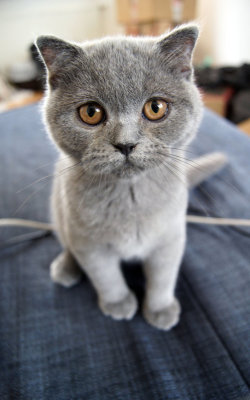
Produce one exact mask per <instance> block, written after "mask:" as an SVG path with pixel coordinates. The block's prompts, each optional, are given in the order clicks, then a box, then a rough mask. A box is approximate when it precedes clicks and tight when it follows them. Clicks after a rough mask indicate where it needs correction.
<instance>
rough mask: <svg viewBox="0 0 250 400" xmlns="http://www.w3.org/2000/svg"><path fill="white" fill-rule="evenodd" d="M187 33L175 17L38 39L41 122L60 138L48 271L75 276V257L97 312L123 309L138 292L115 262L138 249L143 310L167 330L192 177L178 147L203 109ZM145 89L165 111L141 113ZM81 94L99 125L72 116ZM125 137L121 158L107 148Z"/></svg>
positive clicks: (120, 313)
mask: <svg viewBox="0 0 250 400" xmlns="http://www.w3.org/2000/svg"><path fill="white" fill-rule="evenodd" d="M197 36H198V30H197V28H196V27H195V26H183V27H180V28H179V29H176V30H174V31H173V32H172V33H170V34H168V35H165V36H162V37H159V38H130V37H118V38H105V39H102V40H98V41H93V42H86V43H84V44H82V45H79V44H69V43H67V42H64V41H61V40H59V39H56V38H53V37H40V38H38V40H37V47H38V49H39V51H40V53H41V55H42V57H43V59H44V62H45V64H46V66H47V70H48V82H49V85H48V92H47V98H46V104H45V113H46V123H47V126H48V131H49V133H50V135H51V138H52V139H53V140H54V142H55V143H56V144H57V146H58V147H59V148H60V149H61V157H60V160H59V162H58V164H57V168H56V173H55V180H54V187H53V194H52V214H53V220H54V224H55V226H56V228H57V232H58V236H59V239H60V242H61V243H62V245H63V247H64V249H65V250H64V252H63V253H62V255H59V257H58V258H56V260H55V261H54V262H53V263H52V265H51V277H52V279H53V280H54V281H55V282H58V283H61V284H62V285H64V286H66V287H68V286H70V285H72V284H74V283H76V282H78V280H79V271H77V269H76V265H75V263H74V262H73V259H75V260H77V262H78V264H79V266H80V267H81V268H82V269H83V270H84V271H85V272H86V274H87V275H88V277H89V278H90V280H91V282H92V284H93V286H94V287H95V289H96V291H97V295H98V303H99V306H100V308H101V310H102V311H103V313H104V314H106V315H110V316H112V317H113V318H115V319H123V318H125V319H130V318H132V317H133V315H134V314H135V312H136V310H137V300H136V297H135V296H134V294H133V293H132V292H131V290H130V289H129V288H128V286H127V284H126V282H125V280H124V277H123V275H122V273H121V270H120V266H119V264H120V260H121V259H130V258H134V257H136V258H139V259H142V260H143V261H144V269H145V275H146V282H147V283H146V294H145V301H144V307H143V312H144V316H145V318H146V320H147V321H148V322H149V323H150V324H152V325H154V326H156V327H158V328H161V329H165V330H169V329H170V328H172V327H173V326H174V325H176V324H177V322H178V320H179V314H180V306H179V303H178V301H177V300H176V299H175V296H174V290H175V284H176V279H177V276H178V271H179V267H180V263H181V260H182V255H183V251H184V247H185V241H186V226H185V216H186V209H187V200H188V188H187V185H188V181H187V178H188V177H189V176H191V175H192V179H191V178H190V180H191V181H192V182H194V181H195V177H194V173H193V171H192V173H190V172H188V168H189V169H190V166H189V164H187V163H185V160H184V158H183V157H184V151H183V150H182V148H183V146H185V145H187V144H188V143H189V142H190V141H191V140H192V139H193V137H194V136H195V133H196V131H197V127H198V125H199V122H200V118H201V113H202V106H201V101H200V96H199V92H198V90H197V88H196V86H195V84H194V82H193V72H192V67H191V57H192V51H193V47H194V45H195V41H196V39H197ZM152 97H160V98H163V99H166V100H168V101H169V102H170V104H171V109H170V113H169V115H168V117H167V118H165V119H163V120H161V121H158V122H150V121H148V120H147V119H145V118H144V117H143V116H142V109H143V106H144V104H145V103H146V101H148V99H150V98H152ZM88 101H96V102H98V103H99V104H100V105H102V106H103V107H104V109H105V110H106V114H107V118H106V120H105V121H104V122H103V123H101V124H100V125H97V126H94V127H93V126H88V125H86V124H84V123H83V122H82V121H81V120H80V118H79V115H78V107H79V106H81V105H82V104H85V103H87V102H88ZM127 143H130V144H132V145H133V146H135V147H134V149H133V151H132V153H131V154H130V155H129V160H130V164H128V163H126V162H125V160H126V157H125V155H124V154H121V153H120V152H119V151H117V148H116V147H115V146H117V145H119V144H127ZM65 154H66V157H65ZM194 171H195V169H194ZM205 175H206V174H202V178H204V176H205ZM188 179H189V178H188ZM198 180H199V178H198Z"/></svg>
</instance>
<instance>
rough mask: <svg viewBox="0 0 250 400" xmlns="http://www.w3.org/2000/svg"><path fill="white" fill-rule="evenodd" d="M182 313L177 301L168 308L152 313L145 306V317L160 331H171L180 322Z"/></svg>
mask: <svg viewBox="0 0 250 400" xmlns="http://www.w3.org/2000/svg"><path fill="white" fill-rule="evenodd" d="M180 313H181V307H180V303H179V301H178V300H177V299H174V300H173V302H172V303H171V304H170V305H169V306H168V307H166V308H163V309H162V310H159V311H151V310H150V309H149V308H148V307H147V306H144V310H143V315H144V318H145V319H146V321H147V322H148V323H149V324H150V325H153V326H155V327H156V328H158V329H163V330H165V331H169V330H170V329H172V328H173V327H174V326H175V325H177V324H178V322H179V317H180Z"/></svg>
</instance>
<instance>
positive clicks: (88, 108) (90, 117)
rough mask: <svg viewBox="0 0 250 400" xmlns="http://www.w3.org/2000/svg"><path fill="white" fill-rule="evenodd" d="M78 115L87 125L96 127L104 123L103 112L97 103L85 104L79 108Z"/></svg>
mask: <svg viewBox="0 0 250 400" xmlns="http://www.w3.org/2000/svg"><path fill="white" fill-rule="evenodd" d="M79 115H80V118H81V120H82V121H83V122H85V123H86V124H88V125H98V124H100V123H101V122H103V121H104V118H105V111H104V109H103V108H102V106H100V104H98V103H93V102H91V103H86V104H84V105H83V106H81V107H80V108H79Z"/></svg>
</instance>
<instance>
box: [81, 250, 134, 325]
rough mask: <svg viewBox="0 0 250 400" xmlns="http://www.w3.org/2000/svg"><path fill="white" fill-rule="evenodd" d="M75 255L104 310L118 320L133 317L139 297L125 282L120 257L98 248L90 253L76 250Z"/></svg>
mask: <svg viewBox="0 0 250 400" xmlns="http://www.w3.org/2000/svg"><path fill="white" fill-rule="evenodd" d="M75 256H76V258H77V260H78V262H79V263H80V264H81V266H82V268H83V270H84V271H85V273H86V274H87V275H88V277H89V279H90V281H91V282H92V284H93V286H94V288H95V290H96V292H97V296H98V304H99V307H100V309H101V310H102V312H103V313H104V314H105V315H109V316H111V317H112V318H114V319H117V320H121V319H131V318H132V317H133V316H134V315H135V313H136V310H137V299H136V297H135V295H134V294H133V292H132V291H131V290H130V289H129V288H128V286H127V284H126V282H125V279H124V277H123V275H122V271H121V268H120V259H119V257H118V256H117V255H115V254H110V253H105V252H103V251H100V252H98V251H96V250H95V251H93V252H91V254H88V255H86V254H84V255H83V254H81V253H79V252H76V253H75Z"/></svg>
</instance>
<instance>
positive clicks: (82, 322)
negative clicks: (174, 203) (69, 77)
mask: <svg viewBox="0 0 250 400" xmlns="http://www.w3.org/2000/svg"><path fill="white" fill-rule="evenodd" d="M213 150H222V151H225V152H227V154H228V155H229V159H230V162H229V165H228V166H227V167H226V168H225V169H224V170H222V171H221V172H220V173H219V174H218V175H217V176H214V177H211V178H210V179H208V180H207V181H206V182H204V183H203V184H202V185H201V186H200V187H198V188H196V189H195V190H193V191H192V192H191V194H190V212H191V211H192V212H193V213H194V212H195V213H201V214H204V213H207V212H209V213H210V214H211V215H219V216H227V217H245V218H250V211H249V204H250V185H249V183H250V178H249V176H250V165H249V156H250V140H249V138H248V137H247V136H244V135H243V134H241V133H240V132H239V131H238V130H237V129H236V128H235V127H234V126H233V125H231V124H229V123H227V122H226V121H224V120H223V119H221V118H219V117H217V116H216V115H214V114H212V113H211V112H209V111H205V115H204V119H203V122H202V124H201V127H200V131H199V136H198V138H197V139H196V141H195V143H194V145H193V151H194V152H195V153H196V154H202V153H206V152H209V151H213ZM55 158H56V150H55V148H54V147H53V145H52V144H51V143H50V141H49V139H48V137H47V135H46V134H45V132H44V128H43V126H42V124H41V118H40V115H39V112H38V107H37V106H29V107H26V108H23V109H19V110H14V111H10V112H7V113H5V114H2V115H0V166H1V174H0V191H1V193H0V217H5V218H6V217H13V216H16V217H22V218H29V219H35V220H40V221H49V211H48V199H49V193H50V185H51V177H50V175H51V174H52V173H53V163H54V160H55ZM44 176H48V177H47V178H44V179H43V177H44ZM34 181H36V183H33V184H32V185H31V183H32V182H34ZM26 232H27V230H24V229H22V228H13V227H12V228H1V230H0V239H1V241H4V240H8V239H10V238H12V237H13V236H16V235H19V234H23V233H26ZM245 232H247V228H244V229H243V228H242V229H235V228H228V227H224V228H223V227H216V226H203V225H199V226H198V225H189V226H188V243H187V249H186V253H185V257H184V260H183V264H182V268H181V273H180V277H179V281H178V287H177V295H178V297H179V299H180V302H181V304H182V316H181V321H180V323H179V325H178V326H177V327H176V328H174V329H173V330H171V331H170V332H162V331H158V330H156V329H154V328H153V327H151V326H149V325H148V324H146V322H145V321H144V320H143V318H142V316H141V312H138V313H137V315H136V317H135V318H134V319H133V320H132V321H129V322H116V321H113V320H112V319H110V318H108V317H104V316H103V315H102V314H101V312H100V311H99V309H98V307H97V304H96V295H95V292H94V290H93V288H92V287H91V285H90V283H89V281H88V280H87V278H84V279H83V281H82V282H81V283H80V284H79V285H78V286H76V287H74V288H72V289H70V290H67V289H64V288H61V287H59V286H57V285H55V284H53V283H52V282H51V281H50V278H49V264H50V262H51V261H52V260H53V258H54V257H55V256H56V255H57V254H58V253H59V251H60V246H59V244H58V243H57V241H56V239H55V238H54V237H47V238H42V239H39V240H37V241H32V242H31V241H26V242H23V243H22V244H18V245H15V246H11V247H6V248H3V249H1V250H0V273H1V279H0V286H1V287H0V399H1V400H5V399H6V400H7V399H21V400H22V399H23V400H29V399H30V400H34V399H36V400H40V399H53V400H54V399H59V400H64V399H65V400H69V399H87V400H92V399H93V400H96V399H98V400H99V399H101V400H106V399H107V400H109V399H110V400H111V399H112V400H113V399H118V400H131V399H133V400H137V399H138V400H139V399H142V400H144V399H145V400H147V399H150V400H152V399H156V400H161V399H162V400H163V399H164V400H166V399H183V400H189V399H190V400H193V399H199V400H203V399H207V400H225V399H227V400H231V399H248V398H249V396H250V391H249V383H250V364H249V360H250V334H249V322H250V295H249V287H250V246H249V237H248V236H247V235H246V233H245ZM248 233H249V230H248ZM124 273H125V275H126V278H127V280H128V282H129V285H130V286H131V287H132V288H133V290H134V291H135V292H136V294H137V296H138V297H139V299H140V301H141V299H142V296H143V290H144V280H143V277H142V271H141V268H140V266H139V265H131V264H130V265H124Z"/></svg>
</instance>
